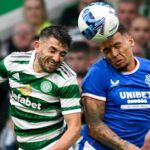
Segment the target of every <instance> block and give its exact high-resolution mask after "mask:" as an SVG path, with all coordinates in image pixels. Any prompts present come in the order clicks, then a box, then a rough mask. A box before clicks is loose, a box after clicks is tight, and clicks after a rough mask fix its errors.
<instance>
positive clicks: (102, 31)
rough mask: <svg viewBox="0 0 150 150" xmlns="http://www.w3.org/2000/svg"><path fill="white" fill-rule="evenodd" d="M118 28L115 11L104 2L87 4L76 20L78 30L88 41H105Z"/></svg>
mask: <svg viewBox="0 0 150 150" xmlns="http://www.w3.org/2000/svg"><path fill="white" fill-rule="evenodd" d="M118 26H119V20H118V17H117V16H116V11H115V9H114V8H113V7H112V6H111V5H110V4H108V3H104V2H95V3H91V4H89V5H88V6H87V7H85V8H84V9H83V10H82V11H81V12H80V15H79V18H78V27H79V30H80V32H81V33H82V34H83V36H84V37H85V38H86V39H88V40H94V41H105V40H107V39H108V38H109V37H111V36H112V35H113V34H115V33H116V31H117V29H118Z"/></svg>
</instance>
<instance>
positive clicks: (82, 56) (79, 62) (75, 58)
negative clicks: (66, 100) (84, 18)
mask: <svg viewBox="0 0 150 150" xmlns="http://www.w3.org/2000/svg"><path fill="white" fill-rule="evenodd" d="M89 53H90V46H89V45H88V44H87V43H86V42H84V41H76V42H73V43H72V44H71V47H70V50H69V53H68V55H67V57H66V60H67V62H68V64H69V65H70V67H71V68H72V69H73V70H74V71H75V72H76V73H77V75H78V76H84V75H85V74H86V73H87V70H88V67H89Z"/></svg>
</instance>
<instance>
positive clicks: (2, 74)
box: [0, 57, 8, 83]
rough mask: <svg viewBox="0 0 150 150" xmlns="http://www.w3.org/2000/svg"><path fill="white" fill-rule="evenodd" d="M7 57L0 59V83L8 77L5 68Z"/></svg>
mask: <svg viewBox="0 0 150 150" xmlns="http://www.w3.org/2000/svg"><path fill="white" fill-rule="evenodd" d="M7 58H8V57H6V58H4V59H2V60H1V61H0V83H2V82H4V81H6V80H7V78H8V70H7V69H6V66H5V64H4V63H5V62H6V61H7Z"/></svg>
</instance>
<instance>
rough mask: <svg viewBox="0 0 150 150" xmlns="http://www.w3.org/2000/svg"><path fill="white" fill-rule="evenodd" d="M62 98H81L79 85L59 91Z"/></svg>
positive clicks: (62, 88)
mask: <svg viewBox="0 0 150 150" xmlns="http://www.w3.org/2000/svg"><path fill="white" fill-rule="evenodd" d="M58 91H59V95H60V97H61V98H66V99H67V98H80V92H79V87H78V85H76V84H74V85H69V86H64V87H61V88H59V89H58Z"/></svg>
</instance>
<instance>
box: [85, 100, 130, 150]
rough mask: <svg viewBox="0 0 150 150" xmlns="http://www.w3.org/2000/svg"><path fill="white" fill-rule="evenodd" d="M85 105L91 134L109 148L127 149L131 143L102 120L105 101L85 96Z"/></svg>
mask: <svg viewBox="0 0 150 150" xmlns="http://www.w3.org/2000/svg"><path fill="white" fill-rule="evenodd" d="M83 105H84V110H85V116H86V122H87V125H88V128H89V134H90V135H91V136H92V137H93V138H95V139H96V140H97V141H99V142H100V143H101V144H103V145H106V146H107V147H109V148H112V149H114V150H118V149H119V150H127V149H128V146H129V145H130V143H128V142H127V141H124V140H123V139H121V138H120V137H119V136H118V135H117V134H115V133H114V132H113V131H112V130H111V129H110V128H109V127H108V126H107V125H106V124H105V123H104V122H103V121H102V120H103V115H104V110H105V102H103V101H99V100H96V99H93V98H90V97H84V100H83Z"/></svg>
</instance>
